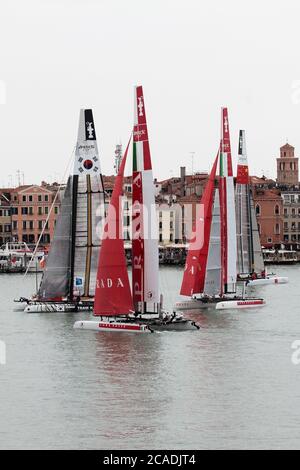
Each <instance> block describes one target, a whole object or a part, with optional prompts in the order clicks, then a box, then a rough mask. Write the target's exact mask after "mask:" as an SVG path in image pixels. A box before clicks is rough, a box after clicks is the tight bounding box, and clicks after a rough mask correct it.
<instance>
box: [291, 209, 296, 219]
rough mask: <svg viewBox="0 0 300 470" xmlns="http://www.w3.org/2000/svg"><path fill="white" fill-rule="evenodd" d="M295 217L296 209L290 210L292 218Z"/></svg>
mask: <svg viewBox="0 0 300 470" xmlns="http://www.w3.org/2000/svg"><path fill="white" fill-rule="evenodd" d="M295 215H296V209H294V208H293V209H292V217H295Z"/></svg>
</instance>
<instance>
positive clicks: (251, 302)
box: [216, 299, 266, 310]
mask: <svg viewBox="0 0 300 470" xmlns="http://www.w3.org/2000/svg"><path fill="white" fill-rule="evenodd" d="M265 304H266V302H265V301H264V299H243V300H226V301H224V302H218V303H217V305H216V309H217V310H232V309H237V308H238V309H243V308H247V309H248V308H258V307H263V306H264V305H265Z"/></svg>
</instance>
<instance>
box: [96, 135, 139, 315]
mask: <svg viewBox="0 0 300 470" xmlns="http://www.w3.org/2000/svg"><path fill="white" fill-rule="evenodd" d="M130 140H131V139H130ZM130 140H129V142H128V145H127V148H126V151H125V154H124V157H123V159H122V162H121V165H120V168H119V173H118V176H117V177H116V181H115V185H114V190H113V193H112V197H111V201H110V204H109V207H108V213H107V217H106V222H105V227H104V232H103V237H102V247H101V250H100V254H99V261H98V271H97V281H96V292H95V302H94V315H95V316H101V315H105V316H116V315H124V314H128V313H130V312H131V311H133V301H132V294H131V290H130V283H129V277H128V272H127V263H126V256H125V248H124V241H123V224H122V211H121V197H122V194H123V179H124V169H125V164H126V159H127V153H128V148H129V143H130Z"/></svg>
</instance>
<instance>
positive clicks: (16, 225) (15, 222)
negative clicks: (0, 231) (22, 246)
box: [13, 220, 18, 230]
mask: <svg viewBox="0 0 300 470" xmlns="http://www.w3.org/2000/svg"><path fill="white" fill-rule="evenodd" d="M13 229H14V230H17V229H18V222H17V221H16V220H14V221H13Z"/></svg>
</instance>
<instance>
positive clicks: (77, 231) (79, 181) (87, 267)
mask: <svg viewBox="0 0 300 470" xmlns="http://www.w3.org/2000/svg"><path fill="white" fill-rule="evenodd" d="M104 219H105V200H104V187H103V180H102V174H101V169H100V159H99V152H98V146H97V139H96V131H95V125H94V118H93V113H92V110H91V109H81V111H80V117H79V129H78V138H77V144H76V150H75V162H74V168H73V171H72V174H71V175H70V176H69V178H68V182H67V185H66V189H65V192H64V197H63V200H62V204H61V208H60V214H59V216H58V219H57V223H56V226H55V232H54V237H53V241H52V244H51V249H50V252H49V255H48V257H47V260H46V265H45V268H44V273H43V276H42V280H41V283H40V286H39V289H38V292H37V294H36V296H34V297H33V298H31V299H30V300H29V301H27V306H26V307H25V312H27V313H34V312H69V311H71V312H72V311H77V310H81V309H87V310H89V309H92V306H93V301H94V294H95V287H96V272H97V259H98V255H99V250H100V246H101V233H102V229H103V222H104Z"/></svg>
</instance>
